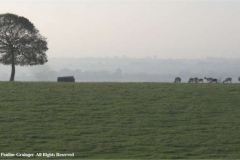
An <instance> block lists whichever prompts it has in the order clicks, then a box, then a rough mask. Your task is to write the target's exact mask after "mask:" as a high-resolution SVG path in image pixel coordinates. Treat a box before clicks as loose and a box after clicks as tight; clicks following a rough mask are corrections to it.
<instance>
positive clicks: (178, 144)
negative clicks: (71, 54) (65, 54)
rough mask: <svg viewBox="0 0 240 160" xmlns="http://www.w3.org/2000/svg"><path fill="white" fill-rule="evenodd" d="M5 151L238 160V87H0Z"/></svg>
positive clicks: (1, 144) (0, 128) (35, 84)
mask: <svg viewBox="0 0 240 160" xmlns="http://www.w3.org/2000/svg"><path fill="white" fill-rule="evenodd" d="M0 152H1V153H17V152H19V153H38V152H45V153H56V152H59V153H74V155H75V157H74V158H119V159H121V158H124V159H130V158H132V159H133V158H138V159H139V158H145V159H150V158H162V159H163V158H164V159H166V158H191V159H192V158H208V159H209V158H235V159H238V158H240V84H167V83H47V82H45V83H44V82H42V83H38V82H31V83H30V82H25V83H24V82H14V83H9V82H1V83H0ZM0 158H3V157H0ZM4 158H6V157H4Z"/></svg>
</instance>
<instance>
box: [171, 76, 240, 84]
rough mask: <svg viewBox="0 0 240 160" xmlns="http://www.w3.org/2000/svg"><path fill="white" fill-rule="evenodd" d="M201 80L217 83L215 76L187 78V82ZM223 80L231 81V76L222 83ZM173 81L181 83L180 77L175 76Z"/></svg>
mask: <svg viewBox="0 0 240 160" xmlns="http://www.w3.org/2000/svg"><path fill="white" fill-rule="evenodd" d="M203 80H206V81H207V83H218V79H216V78H211V77H209V78H207V77H204V79H202V78H197V77H195V78H189V80H188V83H203ZM238 81H239V82H240V77H238ZM225 82H227V83H228V82H229V83H232V78H226V79H225V80H224V81H223V83H225ZM174 83H181V78H180V77H176V78H175V80H174Z"/></svg>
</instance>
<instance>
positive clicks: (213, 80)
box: [209, 78, 217, 83]
mask: <svg viewBox="0 0 240 160" xmlns="http://www.w3.org/2000/svg"><path fill="white" fill-rule="evenodd" d="M212 82H215V83H217V79H216V78H214V79H212V80H211V81H210V82H209V83H212Z"/></svg>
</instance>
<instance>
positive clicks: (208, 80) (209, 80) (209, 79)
mask: <svg viewBox="0 0 240 160" xmlns="http://www.w3.org/2000/svg"><path fill="white" fill-rule="evenodd" d="M204 79H206V80H207V82H211V81H212V80H213V78H206V77H204Z"/></svg>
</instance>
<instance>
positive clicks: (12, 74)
mask: <svg viewBox="0 0 240 160" xmlns="http://www.w3.org/2000/svg"><path fill="white" fill-rule="evenodd" d="M14 76H15V64H14V63H12V73H11V77H10V81H14Z"/></svg>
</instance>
